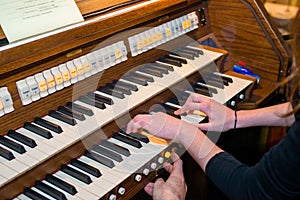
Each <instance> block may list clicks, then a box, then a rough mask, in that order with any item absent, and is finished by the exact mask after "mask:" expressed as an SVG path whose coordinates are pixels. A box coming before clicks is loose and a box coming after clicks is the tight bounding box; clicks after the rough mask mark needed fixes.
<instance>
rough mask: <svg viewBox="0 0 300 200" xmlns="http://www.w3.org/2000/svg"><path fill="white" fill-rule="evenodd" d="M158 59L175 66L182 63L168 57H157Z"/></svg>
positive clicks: (179, 65)
mask: <svg viewBox="0 0 300 200" xmlns="http://www.w3.org/2000/svg"><path fill="white" fill-rule="evenodd" d="M158 61H160V62H163V63H167V64H170V65H173V66H176V67H182V64H181V62H180V61H178V60H175V59H170V58H159V59H158Z"/></svg>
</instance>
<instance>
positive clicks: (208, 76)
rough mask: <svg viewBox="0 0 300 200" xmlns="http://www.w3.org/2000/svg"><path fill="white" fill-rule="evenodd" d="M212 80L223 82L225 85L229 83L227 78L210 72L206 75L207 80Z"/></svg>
mask: <svg viewBox="0 0 300 200" xmlns="http://www.w3.org/2000/svg"><path fill="white" fill-rule="evenodd" d="M207 79H208V80H212V81H215V82H223V84H224V85H226V86H228V85H229V83H228V81H227V80H225V79H222V78H221V77H217V76H212V75H211V74H208V75H206V76H205V80H207Z"/></svg>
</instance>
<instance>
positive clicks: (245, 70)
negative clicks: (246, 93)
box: [233, 65, 260, 83]
mask: <svg viewBox="0 0 300 200" xmlns="http://www.w3.org/2000/svg"><path fill="white" fill-rule="evenodd" d="M233 71H234V72H237V73H239V74H244V75H248V76H252V77H254V78H256V82H257V83H259V80H260V76H258V75H257V74H254V73H253V72H252V71H251V70H250V69H248V68H246V67H244V66H240V65H233Z"/></svg>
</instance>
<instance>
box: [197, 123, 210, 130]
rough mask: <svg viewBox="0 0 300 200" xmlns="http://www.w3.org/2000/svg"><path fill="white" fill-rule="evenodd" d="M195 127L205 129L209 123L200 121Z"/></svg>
mask: <svg viewBox="0 0 300 200" xmlns="http://www.w3.org/2000/svg"><path fill="white" fill-rule="evenodd" d="M197 127H198V128H199V129H200V130H203V131H207V130H208V129H209V127H210V123H200V124H197Z"/></svg>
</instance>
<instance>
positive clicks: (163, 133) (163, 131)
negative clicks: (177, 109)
mask: <svg viewBox="0 0 300 200" xmlns="http://www.w3.org/2000/svg"><path fill="white" fill-rule="evenodd" d="M184 124H186V122H183V121H182V120H179V119H177V118H174V117H172V116H170V115H167V114H165V113H161V112H158V113H155V114H152V115H148V114H139V115H136V116H135V117H134V118H133V119H132V120H131V121H130V122H129V123H128V125H127V130H126V132H127V133H131V132H139V130H140V129H145V130H147V131H148V132H149V133H150V134H152V135H155V136H157V137H161V138H164V139H175V138H176V137H177V136H178V135H179V133H180V130H181V129H182V126H183V125H184Z"/></svg>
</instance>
